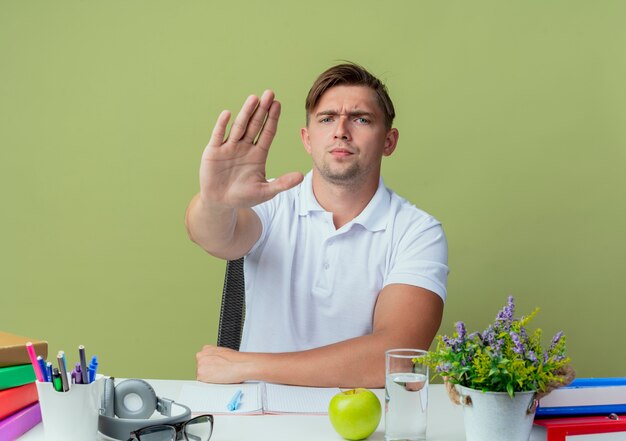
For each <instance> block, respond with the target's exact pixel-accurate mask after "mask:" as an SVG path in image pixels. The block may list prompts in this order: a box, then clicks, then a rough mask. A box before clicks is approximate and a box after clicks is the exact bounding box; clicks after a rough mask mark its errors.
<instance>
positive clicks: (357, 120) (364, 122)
mask: <svg viewBox="0 0 626 441" xmlns="http://www.w3.org/2000/svg"><path fill="white" fill-rule="evenodd" d="M356 122H358V123H359V124H369V123H370V120H369V119H367V118H363V117H362V116H361V117H359V118H357V119H356Z"/></svg>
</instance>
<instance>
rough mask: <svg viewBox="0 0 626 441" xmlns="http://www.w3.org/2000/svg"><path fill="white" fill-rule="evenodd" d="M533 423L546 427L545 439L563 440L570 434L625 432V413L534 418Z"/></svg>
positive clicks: (549, 440)
mask: <svg viewBox="0 0 626 441" xmlns="http://www.w3.org/2000/svg"><path fill="white" fill-rule="evenodd" d="M535 425H536V426H543V427H545V428H546V441H565V437H567V436H572V435H591V434H594V433H609V432H626V415H615V418H611V417H606V416H587V417H573V418H546V419H535Z"/></svg>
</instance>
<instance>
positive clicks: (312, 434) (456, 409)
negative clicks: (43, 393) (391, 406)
mask: <svg viewBox="0 0 626 441" xmlns="http://www.w3.org/2000/svg"><path fill="white" fill-rule="evenodd" d="M147 381H148V382H149V383H150V384H151V385H152V386H153V387H154V389H155V391H156V393H157V395H158V396H160V397H166V398H171V399H173V400H175V401H176V400H177V399H178V397H179V394H180V389H181V387H182V385H183V384H185V383H195V381H188V380H147ZM375 392H376V395H378V398H379V399H380V400H381V404H382V405H383V409H384V391H383V390H381V389H379V390H375ZM428 398H429V400H428V401H429V403H428V406H429V407H428V433H427V436H428V440H429V441H465V432H464V428H463V410H462V408H461V407H460V406H455V405H453V404H452V403H451V402H450V400H449V399H448V396H447V394H446V392H445V389H444V388H443V386H442V385H440V384H434V385H431V386H430V389H429V397H428ZM183 404H184V403H183ZM384 432H385V425H384V411H383V419H382V420H381V422H380V425H379V426H378V428H377V429H376V432H374V433H373V434H372V435H371V436H370V437H369V438H368V439H369V440H371V441H383V440H384ZM98 439H99V440H108V439H109V438H106V437H102V436H101V437H100V438H98ZM296 439H297V440H298V441H309V440H310V441H321V440H336V441H341V440H343V438H341V437H340V436H339V435H338V434H337V433H336V432H335V431H334V429H333V428H332V426H331V424H330V421H329V419H328V416H325V415H324V416H313V415H250V416H231V415H216V416H215V428H214V431H213V436H212V437H211V441H242V440H255V441H281V440H289V441H292V440H296ZM545 439H546V438H545V431H544V429H542V428H539V427H534V428H533V433H532V436H531V440H530V441H545ZM572 439H573V440H575V441H586V440H591V439H594V440H596V439H602V440H603V441H604V440H607V441H608V440H609V439H617V438H595V437H593V438H592V437H587V436H580V437H575V438H572ZM620 439H623V438H620ZM19 440H20V441H43V440H44V432H43V426H42V425H41V424H39V425H38V426H36V427H34V428H33V429H32V430H30V431H29V432H27V433H25V434H24V435H23V436H22V437H20V438H19ZM85 441H89V440H85ZM123 441H126V440H123Z"/></svg>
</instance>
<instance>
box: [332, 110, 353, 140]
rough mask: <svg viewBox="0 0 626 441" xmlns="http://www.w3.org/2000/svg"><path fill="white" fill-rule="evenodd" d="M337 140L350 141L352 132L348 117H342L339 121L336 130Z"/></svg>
mask: <svg viewBox="0 0 626 441" xmlns="http://www.w3.org/2000/svg"><path fill="white" fill-rule="evenodd" d="M335 139H342V140H344V141H349V140H350V139H351V137H350V130H349V128H348V119H347V118H346V117H343V116H342V117H340V118H339V119H338V121H337V127H336V128H335Z"/></svg>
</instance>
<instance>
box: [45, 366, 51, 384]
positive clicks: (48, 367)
mask: <svg viewBox="0 0 626 441" xmlns="http://www.w3.org/2000/svg"><path fill="white" fill-rule="evenodd" d="M46 377H48V378H47V380H48V381H52V363H51V362H47V363H46Z"/></svg>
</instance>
